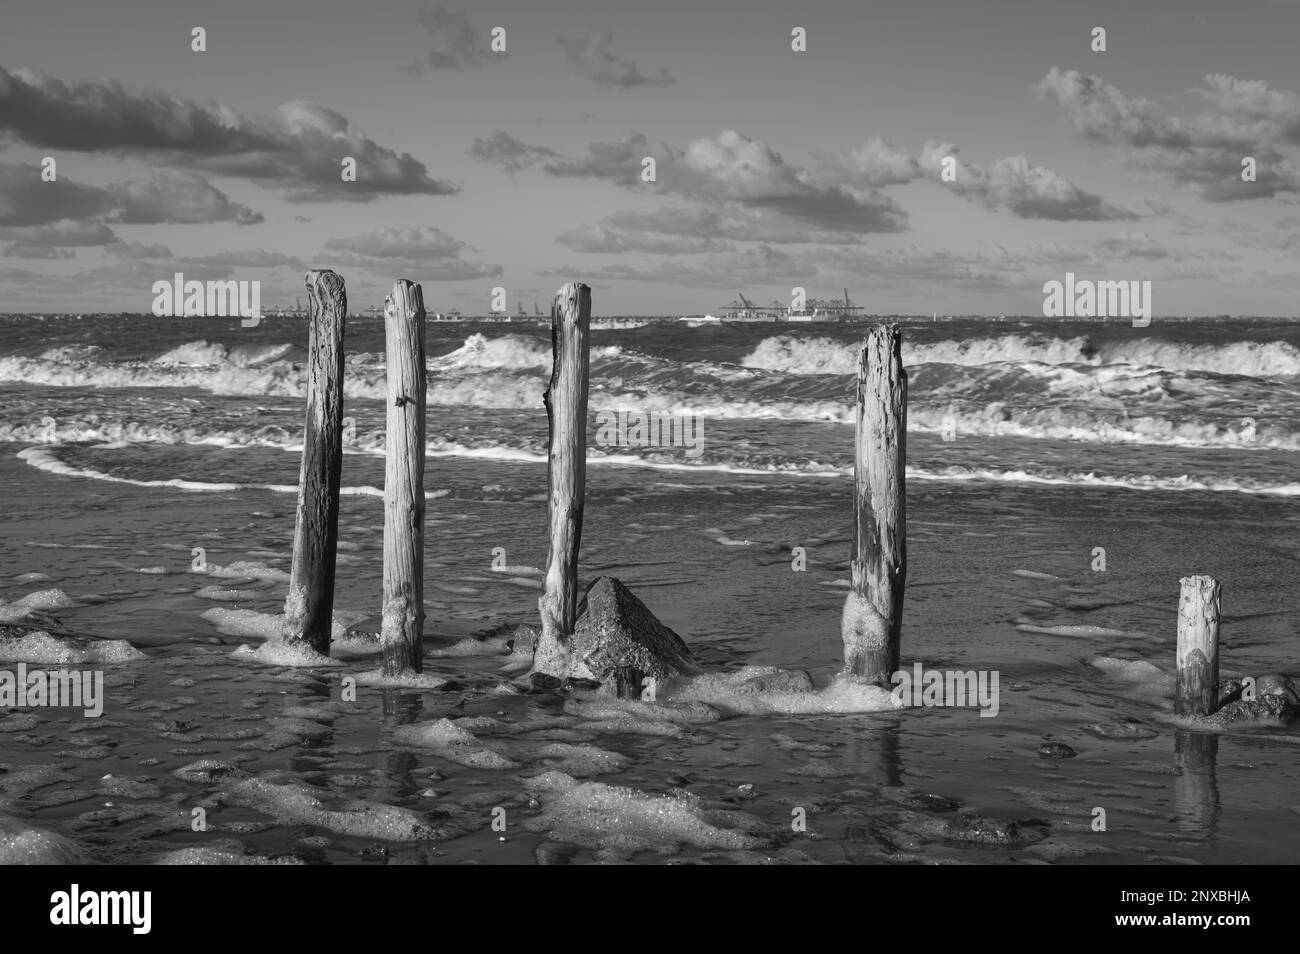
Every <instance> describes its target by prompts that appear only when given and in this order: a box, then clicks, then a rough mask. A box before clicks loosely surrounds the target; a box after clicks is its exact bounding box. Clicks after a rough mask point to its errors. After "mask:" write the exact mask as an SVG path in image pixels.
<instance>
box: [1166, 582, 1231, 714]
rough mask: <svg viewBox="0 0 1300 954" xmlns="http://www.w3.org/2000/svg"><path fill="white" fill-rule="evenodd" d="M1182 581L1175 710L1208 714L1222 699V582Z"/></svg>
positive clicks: (1177, 712)
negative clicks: (1220, 671) (1220, 666)
mask: <svg viewBox="0 0 1300 954" xmlns="http://www.w3.org/2000/svg"><path fill="white" fill-rule="evenodd" d="M1180 582H1181V584H1182V590H1181V592H1180V593H1179V595H1178V655H1177V669H1178V673H1177V678H1176V685H1175V688H1174V713H1175V714H1176V715H1187V716H1207V715H1209V714H1210V713H1211V712H1213V711H1214V709H1215V707H1216V706H1217V705H1218V702H1219V699H1218V694H1219V597H1220V587H1219V581H1218V580H1216V579H1214V578H1213V577H1209V576H1187V577H1183V579H1182V580H1181V581H1180Z"/></svg>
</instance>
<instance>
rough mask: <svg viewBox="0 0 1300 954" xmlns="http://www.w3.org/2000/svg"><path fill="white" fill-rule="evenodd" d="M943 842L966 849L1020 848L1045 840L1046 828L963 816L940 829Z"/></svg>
mask: <svg viewBox="0 0 1300 954" xmlns="http://www.w3.org/2000/svg"><path fill="white" fill-rule="evenodd" d="M943 837H944V839H945V840H947V841H951V842H957V843H959V844H966V845H989V846H991V847H996V848H1020V847H1023V846H1024V845H1032V844H1033V843H1034V842H1038V841H1042V840H1043V839H1044V838H1045V837H1047V831H1046V826H1045V825H1044V823H1042V822H1040V821H1037V820H1027V821H1023V822H1021V821H1016V820H1015V819H1013V818H987V817H985V816H983V815H977V814H974V813H970V812H963V813H961V814H960V815H958V816H957V817H956V818H954V819H952V820H951V821H950V822H948V823H947V824H946V825H944V826H943Z"/></svg>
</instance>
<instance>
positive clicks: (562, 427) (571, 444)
mask: <svg viewBox="0 0 1300 954" xmlns="http://www.w3.org/2000/svg"><path fill="white" fill-rule="evenodd" d="M590 324H591V289H590V288H589V287H587V286H586V285H582V284H575V283H573V282H569V283H568V284H566V285H565V286H564V287H563V288H561V289H560V291H559V294H557V295H556V296H555V304H554V305H553V306H552V308H551V351H552V355H553V364H552V368H551V383H550V385H549V386H548V387H547V389H546V394H545V397H544V401H545V403H546V416H547V419H548V421H549V422H550V457H549V459H548V462H547V475H546V476H547V482H548V484H549V494H550V495H549V499H548V504H547V516H548V520H549V522H550V550H549V552H548V554H547V558H546V581H545V582H546V586H545V590H544V592H543V593H542V596H541V598H540V599H539V600H538V601H537V608H538V610H539V611H540V613H541V617H542V635H541V638H540V640H539V641H538V644H537V652H536V654H535V656H534V659H533V668H534V669H535V670H537V671H538V672H545V673H549V674H551V675H562V674H563V672H564V669H565V667H566V665H567V655H568V647H567V645H566V642H567V640H568V638H569V637H570V636H572V635H573V627H574V624H575V622H576V620H577V615H578V548H579V545H580V543H581V541H582V509H583V503H584V500H585V498H586V492H587V378H588V371H589V367H590V354H589V341H588V339H589V337H590Z"/></svg>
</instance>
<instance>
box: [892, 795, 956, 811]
mask: <svg viewBox="0 0 1300 954" xmlns="http://www.w3.org/2000/svg"><path fill="white" fill-rule="evenodd" d="M903 804H904V805H906V806H907V807H908V808H912V809H915V810H917V811H921V812H955V811H956V810H957V809H958V808H959V807H960V806H958V804H957V803H956V802H954V801H953V800H952V799H951V798H944V797H943V796H942V795H931V794H929V793H925V792H915V793H913V794H911V795H908V796H907V797H906V798H904V799H903Z"/></svg>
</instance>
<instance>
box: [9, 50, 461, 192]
mask: <svg viewBox="0 0 1300 954" xmlns="http://www.w3.org/2000/svg"><path fill="white" fill-rule="evenodd" d="M0 132H7V133H8V134H9V135H10V136H12V137H14V138H16V139H18V140H20V141H22V142H24V143H27V144H29V145H32V146H40V147H46V148H58V149H71V150H76V151H80V152H112V153H119V154H128V155H136V156H141V157H145V158H150V159H153V160H156V161H161V162H164V163H167V164H169V165H175V166H179V167H181V168H182V169H184V170H185V171H202V172H208V173H212V174H217V175H225V176H233V177H240V178H245V179H249V180H252V181H256V182H259V183H262V184H263V185H266V186H269V187H273V188H278V189H281V190H283V191H284V192H285V197H286V199H287V200H288V201H291V202H299V201H314V200H320V199H351V200H362V201H363V200H368V199H373V198H375V197H376V196H379V195H394V194H396V195H413V194H426V195H446V194H450V193H453V192H456V191H457V188H456V187H455V186H454V185H451V184H449V183H446V182H442V181H439V180H436V179H433V178H431V177H430V176H429V174H428V170H427V169H426V168H425V166H424V164H423V163H421V162H419V161H418V160H416V159H415V158H413V157H412V156H411V155H410V154H408V153H400V154H399V153H397V152H395V151H394V150H392V149H389V148H387V147H384V146H380V145H379V144H378V143H376V142H375V141H374V140H372V139H370V138H368V137H367V136H365V135H364V134H363V133H362V132H361V131H360V130H359V129H357V128H356V127H355V126H353V125H352V124H351V123H350V122H349V121H348V119H347V118H346V117H345V116H343V115H341V114H340V113H338V112H336V111H334V110H332V109H327V108H325V107H322V106H316V105H314V104H311V103H305V102H291V103H285V104H284V105H282V106H280V107H279V108H278V109H277V110H276V111H275V112H274V113H273V114H271V115H270V116H244V115H242V114H240V113H238V112H236V111H235V110H233V109H231V108H230V107H227V106H223V105H220V104H217V103H211V102H209V103H206V104H201V103H197V102H194V101H193V100H187V99H181V98H178V97H175V96H171V95H170V94H168V93H165V92H162V91H161V90H135V89H130V88H127V87H125V86H123V85H122V84H121V83H117V82H112V81H108V80H95V81H80V82H74V83H71V84H67V83H64V82H62V81H60V80H58V79H54V78H52V77H48V76H45V75H43V74H38V73H35V72H32V71H29V70H16V71H14V72H13V73H10V72H8V71H6V70H5V69H4V68H3V67H0ZM345 157H351V158H353V159H355V160H356V163H357V181H356V182H343V181H342V176H341V175H340V172H341V168H342V165H341V163H342V160H343V159H344V158H345Z"/></svg>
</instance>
